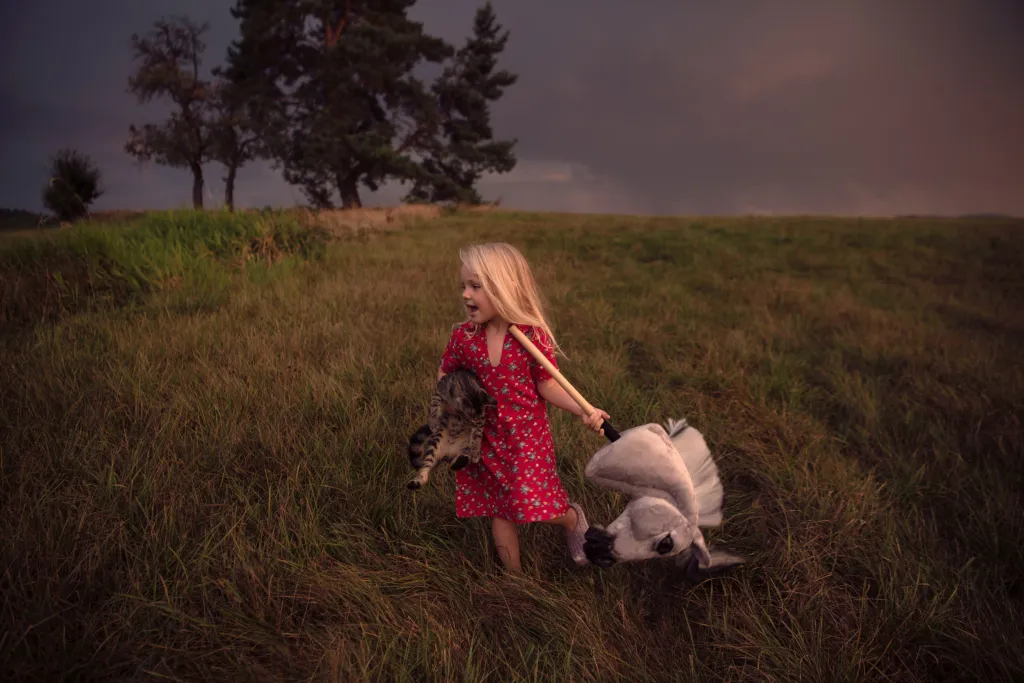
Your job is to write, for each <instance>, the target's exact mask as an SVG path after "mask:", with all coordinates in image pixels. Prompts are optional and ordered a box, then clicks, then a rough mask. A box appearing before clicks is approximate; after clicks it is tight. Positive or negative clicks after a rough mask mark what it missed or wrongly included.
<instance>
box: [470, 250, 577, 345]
mask: <svg viewBox="0 0 1024 683" xmlns="http://www.w3.org/2000/svg"><path fill="white" fill-rule="evenodd" d="M459 258H460V259H462V263H463V264H465V266H466V267H467V268H469V269H470V270H471V271H473V272H474V273H476V275H478V276H479V277H480V282H481V284H482V285H483V289H484V293H485V294H487V298H488V299H490V301H491V305H492V306H494V310H495V312H496V313H497V314H498V315H499V316H501V317H502V318H503V319H504V320H506V321H508V322H510V323H515V324H516V325H528V326H530V327H536V328H540V329H541V330H543V331H544V333H545V334H546V335H547V337H548V339H550V340H551V345H552V348H553V349H554V350H555V353H558V354H561V355H562V356H565V354H564V353H563V352H562V350H561V348H560V347H559V346H558V341H557V340H556V339H555V334H554V332H553V331H552V329H551V324H550V323H549V322H548V319H547V316H546V315H545V313H544V309H545V306H544V300H543V297H542V296H541V293H540V289H539V288H538V287H537V281H536V280H535V279H534V277H533V271H532V270H530V264H529V263H528V262H527V261H526V258H525V257H524V256H523V254H522V253H521V252H520V251H519V250H518V249H516V248H515V247H513V246H512V245H511V244H508V243H506V242H490V243H487V244H473V245H470V246H467V247H463V248H462V249H460V250H459ZM473 327H474V334H475V333H476V332H477V331H479V326H478V325H476V324H474V325H473Z"/></svg>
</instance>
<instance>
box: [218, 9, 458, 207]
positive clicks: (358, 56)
mask: <svg viewBox="0 0 1024 683" xmlns="http://www.w3.org/2000/svg"><path fill="white" fill-rule="evenodd" d="M414 4H415V0H237V2H236V5H235V7H234V8H233V9H232V16H234V17H235V18H236V19H238V20H239V22H240V29H241V38H240V39H239V40H237V41H236V42H235V43H234V44H233V45H232V50H233V52H232V54H229V60H228V61H229V68H236V69H243V70H247V71H248V73H249V74H250V77H252V78H255V79H257V80H258V81H259V82H262V83H264V84H267V85H268V86H270V87H268V88H267V89H265V90H263V91H262V92H261V94H260V100H262V102H263V103H264V104H265V105H266V109H267V110H274V105H273V104H272V103H274V102H277V103H279V106H280V109H279V110H278V111H279V112H280V114H281V115H280V118H279V119H278V120H279V122H280V125H279V126H277V127H275V130H274V131H273V132H272V133H268V134H267V135H265V136H264V142H265V143H266V145H267V151H268V153H269V154H270V156H272V158H273V159H274V161H275V163H276V165H277V166H278V167H279V168H281V169H282V171H283V175H284V177H285V180H286V181H288V182H289V183H291V184H294V185H300V186H302V187H303V190H304V192H305V194H306V196H307V197H308V198H309V200H310V201H311V202H313V203H314V204H315V205H317V206H330V205H332V196H333V194H334V191H335V190H336V191H337V193H338V195H339V196H340V198H341V204H342V206H343V207H344V208H355V207H359V206H361V205H362V201H361V198H360V193H359V188H360V186H365V187H367V188H369V189H371V190H376V189H378V187H379V186H380V184H381V183H383V182H384V181H385V180H386V179H387V178H391V177H394V178H400V179H408V180H413V181H416V180H417V179H420V178H421V176H422V175H423V173H424V168H423V166H422V165H421V164H420V163H419V162H418V160H417V158H416V155H417V154H421V155H422V153H424V152H425V151H426V150H428V149H429V148H430V147H431V145H432V144H433V143H432V141H433V140H434V138H436V135H437V134H438V131H439V130H440V128H441V125H442V120H441V111H440V108H439V107H438V103H437V98H436V97H435V96H434V94H433V93H432V92H431V90H430V89H429V88H428V87H427V86H426V85H425V84H424V83H423V82H422V80H420V79H419V78H417V77H415V76H414V75H413V74H412V72H413V69H414V68H416V67H417V66H418V65H420V64H421V63H423V62H427V63H437V64H440V63H442V62H443V61H444V60H445V59H447V58H449V57H451V56H452V55H453V54H454V48H452V46H450V45H448V44H447V43H446V42H445V41H443V40H441V39H439V38H435V37H433V36H430V35H428V34H426V33H425V32H424V31H423V27H422V25H421V24H419V23H417V22H414V21H411V20H410V19H409V18H408V17H407V16H406V12H407V11H408V9H409V8H410V7H412V5H414Z"/></svg>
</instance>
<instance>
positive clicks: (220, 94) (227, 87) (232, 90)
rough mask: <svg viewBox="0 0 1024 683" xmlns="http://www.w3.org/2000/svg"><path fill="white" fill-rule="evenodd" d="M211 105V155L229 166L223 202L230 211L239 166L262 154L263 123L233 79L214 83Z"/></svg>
mask: <svg viewBox="0 0 1024 683" xmlns="http://www.w3.org/2000/svg"><path fill="white" fill-rule="evenodd" d="M210 106H211V109H212V111H213V114H212V118H211V123H210V126H211V128H210V137H211V146H210V157H211V158H212V159H214V160H216V161H219V162H220V163H221V164H222V165H223V166H224V168H225V169H226V170H227V175H226V176H225V177H224V204H225V206H227V208H228V211H234V209H235V180H236V178H237V177H238V169H239V168H241V167H242V166H243V165H245V164H246V162H248V161H251V160H253V159H256V158H258V157H260V156H262V155H263V153H264V152H263V150H264V146H263V145H262V143H261V141H262V137H263V130H264V126H263V124H262V123H261V122H260V120H259V119H258V118H256V117H254V116H253V112H252V111H251V110H250V108H249V107H248V106H247V105H246V101H245V92H244V89H243V88H242V87H239V86H238V85H235V84H233V83H231V82H228V81H219V82H218V83H217V84H216V85H215V86H214V90H213V96H212V98H211V100H210Z"/></svg>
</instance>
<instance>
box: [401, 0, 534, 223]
mask: <svg viewBox="0 0 1024 683" xmlns="http://www.w3.org/2000/svg"><path fill="white" fill-rule="evenodd" d="M508 35H509V34H508V31H504V32H502V31H501V26H499V25H498V23H497V18H496V16H495V13H494V8H493V6H492V5H491V3H490V2H487V3H486V4H485V5H483V6H482V7H480V8H479V9H477V12H476V17H475V19H474V21H473V35H472V37H470V38H469V39H467V41H466V44H465V45H464V46H463V47H462V48H461V49H460V50H459V51H458V52H457V53H456V55H455V59H454V63H453V64H451V65H450V66H448V67H447V68H446V69H445V70H444V73H443V74H442V76H441V78H440V79H439V80H438V82H437V83H436V84H435V85H434V87H433V92H434V94H435V95H436V97H437V100H438V106H439V109H440V117H441V119H442V121H443V125H442V127H441V134H440V135H438V136H437V138H436V139H435V140H434V141H433V144H432V145H430V146H429V148H428V150H427V152H426V154H425V155H424V159H423V160H422V168H423V172H422V173H421V174H420V178H419V179H418V180H417V181H416V183H415V184H414V186H413V188H412V190H411V191H410V192H409V194H408V195H407V197H406V199H407V200H410V201H421V202H422V201H426V202H443V201H454V202H465V203H470V204H478V203H480V201H481V197H480V195H479V194H478V192H477V190H476V183H477V181H478V180H479V179H480V177H481V176H482V175H483V174H484V173H485V172H487V171H491V172H495V173H507V172H509V171H511V170H512V169H513V168H515V165H516V159H515V156H514V155H513V152H512V149H513V147H514V146H515V144H516V140H494V139H493V138H494V133H493V131H492V129H491V120H490V119H491V115H490V104H489V103H491V102H495V101H497V100H498V99H499V98H500V97H501V96H502V94H503V92H504V90H505V89H506V88H508V87H509V86H511V85H513V84H515V82H516V81H517V80H518V76H515V75H513V74H511V73H509V72H508V71H505V70H500V71H496V70H495V69H496V67H497V62H498V60H497V55H498V54H500V53H501V52H502V51H503V50H504V49H505V45H506V43H507V42H508Z"/></svg>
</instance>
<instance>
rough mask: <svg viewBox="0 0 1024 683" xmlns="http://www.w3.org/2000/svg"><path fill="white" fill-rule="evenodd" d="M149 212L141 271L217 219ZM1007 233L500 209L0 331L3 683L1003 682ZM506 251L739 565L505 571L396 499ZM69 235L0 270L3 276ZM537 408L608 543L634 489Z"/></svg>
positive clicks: (1013, 238)
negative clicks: (468, 254)
mask: <svg viewBox="0 0 1024 683" xmlns="http://www.w3.org/2000/svg"><path fill="white" fill-rule="evenodd" d="M148 220H150V221H151V222H150V223H147V224H146V225H150V226H155V225H165V226H167V227H168V230H167V231H166V232H163V233H160V232H159V231H158V230H156V229H155V228H149V229H148V232H146V233H145V234H147V235H148V236H149V237H147V238H146V239H139V240H136V241H131V240H127V241H125V242H124V243H123V248H122V250H121V251H120V252H117V253H120V254H122V255H126V256H124V259H125V260H129V261H130V259H132V258H134V257H132V256H127V254H142V253H148V254H154V253H164V251H162V250H161V248H160V247H158V246H152V245H154V244H156V242H154V241H153V240H157V241H158V240H159V239H161V237H159V236H158V235H162V236H163V238H168V237H169V236H171V235H179V236H180V237H175V238H173V239H171V242H174V243H177V244H185V243H190V244H197V243H202V244H208V243H209V239H211V237H210V236H211V235H215V234H217V235H219V234H223V233H224V232H225V231H228V232H230V231H231V230H232V229H234V228H232V225H233V224H230V223H227V222H221V223H217V222H216V221H218V220H222V219H218V218H211V219H210V220H211V221H213V222H211V223H202V222H199V220H198V219H196V221H197V222H195V223H193V224H190V225H191V226H192V227H187V225H186V223H185V222H183V220H184V219H183V218H182V217H181V216H176V215H174V214H170V215H162V216H161V215H158V216H156V217H153V218H150V219H148ZM223 220H226V219H223ZM207 226H208V227H207ZM1021 228H1022V226H1021V225H1020V224H1018V223H1014V222H1012V221H988V220H976V221H970V220H955V221H954V220H950V221H942V220H937V219H935V220H933V219H919V220H905V221H883V220H876V221H868V220H837V219H829V218H792V219H782V218H778V219H776V218H772V219H734V220H733V219H647V218H623V217H608V216H590V217H583V216H555V215H543V214H519V213H511V212H494V213H489V214H456V215H453V216H448V217H444V218H441V219H437V220H432V221H428V222H420V223H414V224H410V225H408V226H404V227H402V228H401V229H398V230H395V231H392V232H386V233H378V234H375V235H374V236H372V237H368V238H366V239H364V240H362V241H345V242H334V243H330V244H329V245H328V246H327V247H326V249H325V250H324V251H323V252H322V253H321V254H320V257H319V258H314V259H307V258H292V259H290V260H288V261H285V262H279V263H277V264H276V265H273V266H271V267H269V268H268V267H264V266H261V267H258V268H233V267H229V266H230V263H231V262H232V259H233V258H234V256H227V257H223V258H221V259H219V260H218V259H217V258H215V257H214V256H213V255H211V254H207V253H206V252H205V251H203V252H202V254H200V251H198V250H197V251H195V252H194V254H195V255H194V256H192V257H189V258H190V260H187V263H185V265H184V266H183V267H181V268H180V269H178V270H175V268H171V267H168V266H167V265H166V263H167V262H166V261H160V260H159V258H152V259H151V261H153V262H154V263H157V264H161V263H162V264H163V265H161V266H160V267H156V266H154V270H153V271H152V272H159V273H161V274H162V275H161V276H160V277H156V276H153V277H151V276H149V275H147V276H145V277H144V278H142V279H143V280H146V281H149V282H165V281H166V280H167V278H173V277H174V276H175V274H177V276H178V277H180V283H179V285H178V286H176V287H165V286H151V287H146V288H144V291H140V293H139V295H138V296H137V297H135V298H134V299H133V301H134V303H133V304H132V305H131V306H127V307H126V306H125V305H123V304H122V303H119V302H118V301H117V300H113V299H108V300H105V302H104V303H102V305H89V306H82V307H79V308H77V309H74V310H70V309H69V310H66V311H64V312H63V313H62V314H61V315H57V316H52V317H51V318H48V319H46V320H43V321H39V320H37V321H34V322H33V321H31V320H30V319H27V318H26V319H25V320H22V322H21V327H19V329H20V332H19V333H18V334H17V335H14V336H12V337H9V338H8V339H7V341H6V342H5V343H6V347H5V358H4V360H3V366H4V377H5V380H4V382H3V384H2V385H0V449H2V450H0V458H2V460H0V505H2V506H3V507H2V509H0V536H2V537H3V538H4V539H5V543H4V545H3V546H2V551H0V552H2V556H0V561H2V567H3V571H2V575H0V577H2V578H0V582H2V583H0V634H3V635H0V675H2V676H3V677H4V678H5V679H6V680H16V679H18V680H22V679H24V680H29V679H34V680H54V679H57V678H63V679H66V680H98V679H103V680H126V679H132V680H135V679H154V680H158V679H159V680H165V679H169V680H284V679H288V680H293V679H294V680H299V679H303V680H305V679H314V680H342V681H356V680H410V681H412V680H416V681H424V680H438V681H441V680H443V681H451V680H501V681H513V680H519V681H533V680H545V681H547V680H560V681H562V680H564V681H570V680H571V681H605V680H635V681H648V680H651V681H661V680H731V681H742V680H754V681H791V680H806V681H839V680H849V681H863V680H883V679H884V680H893V681H1009V680H1014V679H1016V680H1020V679H1021V678H1022V677H1024V650H1022V648H1020V647H1019V644H1020V643H1021V642H1024V618H1022V617H1021V614H1024V610H1022V607H1024V592H1022V588H1024V586H1022V581H1021V573H1020V567H1021V566H1022V565H1024V515H1022V509H1024V508H1022V502H1024V501H1022V492H1024V461H1022V457H1021V456H1022V451H1024V433H1022V426H1021V421H1020V416H1021V415H1022V414H1024V406H1022V403H1024V398H1022V397H1024V373H1022V368H1021V364H1020V361H1019V359H1020V358H1021V355H1022V352H1024V314H1022V312H1021V308H1020V306H1019V302H1020V300H1021V298H1022V295H1024V276H1022V275H1021V272H1020V263H1021V262H1022V256H1024V233H1022V231H1021ZM204 230H209V232H203V231H204ZM190 231H192V232H190ZM243 232H244V231H243ZM198 234H202V235H206V237H201V238H192V237H188V238H186V237H184V236H185V235H198ZM245 234H248V233H245ZM90 239H95V240H96V242H94V243H97V244H110V243H108V242H106V241H105V240H115V237H113V236H111V234H110V233H109V232H108V233H103V231H102V230H100V229H99V228H97V233H96V236H95V237H94V238H90ZM493 239H505V240H509V241H512V242H513V243H515V244H517V245H518V246H520V247H521V248H522V249H523V250H524V252H525V253H526V254H527V256H528V258H529V259H530V261H531V262H532V263H533V264H534V267H535V271H536V273H537V275H538V278H539V280H540V282H541V284H542V287H543V289H544V291H545V294H546V296H547V298H548V299H549V301H550V303H551V307H552V311H553V317H554V320H555V324H556V332H557V333H558V334H559V341H560V343H561V344H562V346H563V347H564V348H565V349H566V351H567V353H568V354H569V357H568V358H565V359H560V367H561V368H562V370H563V371H564V372H565V374H566V376H567V377H568V378H569V379H570V381H572V382H573V383H574V384H575V385H576V386H577V387H578V388H579V389H580V391H581V393H582V394H583V395H584V396H585V397H587V398H588V400H590V401H591V402H592V403H594V404H595V405H598V406H600V407H602V408H604V409H606V410H607V411H608V412H609V413H610V414H611V416H612V418H613V423H614V424H615V425H616V426H617V427H619V428H620V429H622V428H626V427H630V426H635V425H640V424H643V423H646V422H663V421H664V420H665V419H667V418H669V417H686V418H687V419H688V420H689V421H690V422H691V423H692V424H694V425H695V426H697V427H698V428H699V429H700V430H701V431H702V432H703V433H704V435H705V437H706V438H707V440H708V442H709V445H710V446H711V448H712V450H713V452H714V453H715V454H716V457H717V459H718V462H719V465H720V467H721V470H722V474H723V478H724V480H725V483H726V492H727V509H726V523H725V525H724V526H723V527H721V528H719V529H715V530H711V531H710V533H709V536H710V540H711V542H712V543H714V544H720V545H723V546H726V547H728V548H730V549H732V550H736V551H739V552H742V553H745V554H747V555H748V556H749V557H750V558H751V562H750V564H749V565H747V566H746V567H744V568H742V569H741V570H739V571H737V572H734V573H732V574H730V575H728V576H726V577H723V578H719V579H715V580H713V581H709V582H705V583H701V584H698V585H696V586H691V585H686V584H684V583H683V582H682V580H681V578H680V577H679V576H678V573H677V572H676V571H674V569H673V567H672V566H671V564H670V563H659V562H649V563H645V564H639V565H633V566H621V567H616V568H614V569H612V570H608V571H600V570H597V569H595V568H584V569H578V568H576V567H574V566H571V564H570V563H569V561H568V558H567V556H566V553H565V549H564V543H563V541H562V539H561V538H560V536H559V533H558V532H557V530H554V529H549V528H534V527H527V528H526V529H525V530H524V531H523V540H522V545H523V552H524V565H525V573H524V575H523V576H522V577H518V578H517V577H512V576H507V575H504V574H503V573H502V572H501V571H500V569H499V567H498V564H497V560H496V558H495V556H494V554H493V552H492V550H491V547H490V545H489V533H488V527H487V524H486V523H485V522H483V521H482V520H463V521H460V520H457V519H455V517H454V512H453V500H452V498H453V477H452V476H450V474H449V473H446V472H444V471H439V472H438V473H436V475H435V476H434V477H433V478H432V480H431V485H430V486H429V487H428V488H427V489H426V490H424V491H423V492H421V493H419V494H416V495H413V494H411V493H409V492H407V491H406V490H405V489H404V483H405V481H406V479H407V477H408V476H409V470H408V465H407V463H406V461H405V460H404V454H403V453H404V451H403V449H404V443H405V440H406V439H407V437H408V435H409V434H410V433H411V432H412V431H413V430H414V429H415V427H416V426H417V425H418V424H420V422H421V421H422V419H423V417H424V411H425V403H426V400H427V397H428V395H429V391H430V389H431V384H432V377H433V375H434V372H435V369H436V364H437V362H438V359H439V357H440V353H441V350H442V349H443V347H444V343H445V342H446V341H447V337H448V333H449V331H450V326H451V324H452V323H453V322H455V321H456V320H457V319H459V316H460V311H459V303H458V288H457V268H458V247H459V246H460V245H462V244H465V243H467V242H470V241H477V240H493ZM175 240H176V241H175ZM240 243H241V242H239V241H238V240H235V241H233V242H231V244H234V245H236V246H237V245H238V244H240ZM20 248H24V247H19V249H20ZM26 249H27V248H26ZM47 249H51V251H47ZM52 249H53V248H52V247H45V248H44V247H39V248H38V249H37V250H33V251H22V252H19V254H21V256H19V257H18V258H19V259H20V260H18V261H17V263H19V264H21V265H19V266H18V268H14V267H12V266H10V265H9V264H10V263H12V260H11V259H10V257H6V256H3V255H2V251H0V263H6V264H8V266H7V270H6V271H2V272H3V273H4V279H3V280H2V283H3V285H4V286H5V287H8V288H9V287H10V282H11V279H12V278H13V277H15V276H14V275H11V273H12V272H13V273H15V275H17V274H19V273H25V272H32V267H33V265H32V264H34V263H39V262H54V261H53V259H56V258H57V257H56V256H54V255H53V254H55V253H59V254H66V253H68V252H67V250H64V251H61V250H56V251H53V250H52ZM233 249H234V247H230V248H227V252H226V253H228V254H236V253H237V252H235V251H233ZM133 250H135V251H133ZM210 251H211V252H212V251H216V250H215V249H210ZM75 253H76V254H78V253H81V252H75ZM29 256H31V258H29ZM4 259H7V260H6V261H5V260H4ZM47 259H50V260H49V261H48V260H47ZM87 259H88V257H82V256H75V257H74V259H72V260H71V261H69V262H71V263H81V262H82V261H83V260H87ZM58 260H59V259H58ZM131 262H133V263H139V264H141V263H144V262H145V259H143V258H142V257H141V256H140V257H139V260H138V261H131ZM183 263H184V261H183ZM218 264H220V265H218ZM175 267H177V266H175ZM161 268H162V270H161ZM204 269H205V271H204ZM202 272H207V280H204V279H203V277H201V276H199V275H197V274H198V273H202ZM214 279H215V280H217V281H218V282H221V285H220V286H219V289H218V291H219V292H220V293H219V294H218V295H217V296H216V297H211V296H208V295H207V294H204V293H203V286H204V284H203V283H204V282H207V281H210V280H214ZM5 296H6V295H5ZM200 301H207V302H208V303H207V305H202V306H200V305H194V304H195V303H196V302H200ZM190 302H191V303H190ZM22 310H28V309H27V308H23V309H22ZM12 320H13V319H12ZM5 324H8V323H5ZM10 324H12V325H13V322H11V323H10ZM551 416H552V421H553V429H554V434H555V442H556V447H557V451H558V457H559V469H560V473H561V476H562V479H563V482H564V484H565V485H566V487H567V488H568V489H569V491H570V495H571V496H572V497H573V498H574V499H577V500H580V501H581V502H582V503H583V505H584V507H585V509H586V510H587V512H588V517H590V519H591V522H592V523H607V522H609V521H610V520H611V519H612V518H614V517H615V516H617V514H618V513H619V511H620V510H621V506H622V504H623V503H624V501H623V500H621V499H620V498H619V497H617V496H616V495H614V494H612V493H609V492H607V491H604V490H601V489H597V488H596V487H594V486H592V485H590V484H589V483H588V482H586V480H585V479H584V478H583V475H582V472H583V468H584V466H585V464H586V461H587V458H588V457H589V455H590V454H592V453H593V452H595V451H596V450H597V449H598V448H600V447H601V445H602V443H603V442H602V440H601V439H600V438H599V437H597V436H596V435H594V434H593V433H588V432H585V430H584V429H583V428H582V426H581V425H580V424H579V422H578V420H576V419H574V418H571V417H570V416H568V415H567V414H565V413H562V412H560V411H557V409H553V408H552V409H551Z"/></svg>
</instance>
